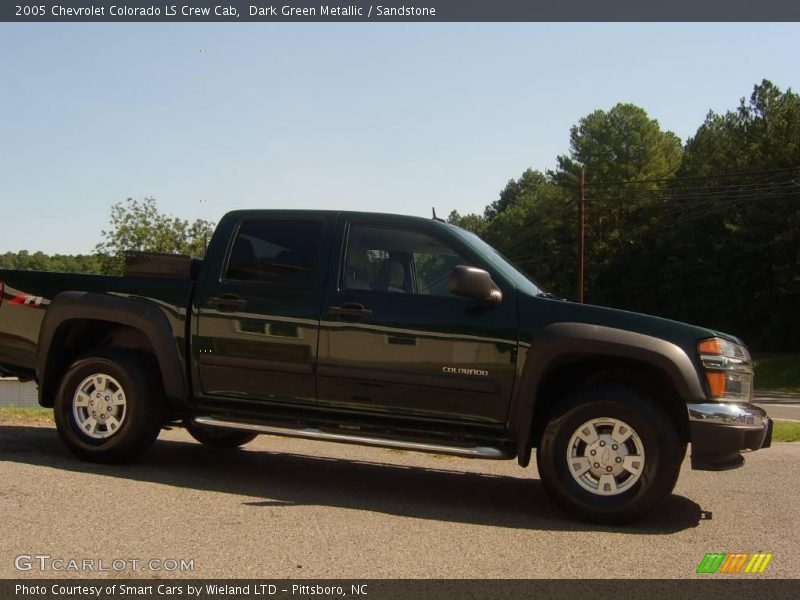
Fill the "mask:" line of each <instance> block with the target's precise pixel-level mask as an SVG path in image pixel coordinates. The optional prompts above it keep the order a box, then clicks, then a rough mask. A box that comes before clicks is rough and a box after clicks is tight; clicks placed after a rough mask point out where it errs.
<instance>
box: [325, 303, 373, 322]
mask: <svg viewBox="0 0 800 600" xmlns="http://www.w3.org/2000/svg"><path fill="white" fill-rule="evenodd" d="M328 314H329V315H331V316H333V317H341V318H342V319H363V318H364V317H368V316H370V315H371V314H372V311H371V310H370V309H368V308H365V307H364V305H363V304H356V303H355V302H348V303H347V304H342V305H341V306H330V307H328Z"/></svg>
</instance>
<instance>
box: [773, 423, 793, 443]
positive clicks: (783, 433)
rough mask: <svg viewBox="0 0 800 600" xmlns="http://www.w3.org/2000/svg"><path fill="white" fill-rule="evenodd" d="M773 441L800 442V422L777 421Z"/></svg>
mask: <svg viewBox="0 0 800 600" xmlns="http://www.w3.org/2000/svg"><path fill="white" fill-rule="evenodd" d="M772 441H773V442H800V423H793V422H791V421H775V425H774V429H773V430H772Z"/></svg>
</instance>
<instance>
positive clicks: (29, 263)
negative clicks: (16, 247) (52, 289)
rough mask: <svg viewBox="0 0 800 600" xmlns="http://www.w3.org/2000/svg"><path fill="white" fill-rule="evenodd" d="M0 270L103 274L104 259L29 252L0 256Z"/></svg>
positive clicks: (87, 255) (91, 256) (9, 253)
mask: <svg viewBox="0 0 800 600" xmlns="http://www.w3.org/2000/svg"><path fill="white" fill-rule="evenodd" d="M0 269H22V270H28V271H58V272H62V273H94V274H98V273H102V272H103V266H102V257H100V256H97V255H93V254H77V255H68V254H53V255H47V254H45V253H44V252H34V253H33V254H31V253H30V252H28V251H27V250H21V251H20V252H6V253H5V254H0Z"/></svg>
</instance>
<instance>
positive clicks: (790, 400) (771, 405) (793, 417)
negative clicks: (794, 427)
mask: <svg viewBox="0 0 800 600" xmlns="http://www.w3.org/2000/svg"><path fill="white" fill-rule="evenodd" d="M753 402H754V403H755V404H757V405H758V406H760V407H761V408H763V409H764V410H765V411H767V414H768V415H769V416H770V417H772V418H773V419H781V420H784V421H796V422H798V423H800V394H797V393H790V392H762V391H756V393H755V398H754V399H753Z"/></svg>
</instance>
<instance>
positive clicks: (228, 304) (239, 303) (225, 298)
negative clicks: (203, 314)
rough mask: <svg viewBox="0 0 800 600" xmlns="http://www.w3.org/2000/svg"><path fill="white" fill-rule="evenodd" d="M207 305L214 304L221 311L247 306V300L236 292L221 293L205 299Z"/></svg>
mask: <svg viewBox="0 0 800 600" xmlns="http://www.w3.org/2000/svg"><path fill="white" fill-rule="evenodd" d="M206 304H207V305H208V306H215V307H216V308H217V309H219V310H222V311H234V310H240V309H242V308H244V307H245V306H247V300H244V299H242V298H240V297H239V296H237V295H236V294H223V295H222V296H210V297H209V298H208V300H206Z"/></svg>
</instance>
